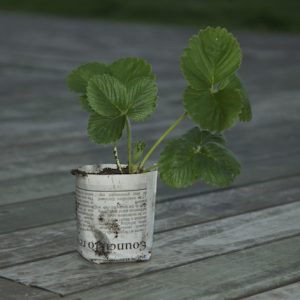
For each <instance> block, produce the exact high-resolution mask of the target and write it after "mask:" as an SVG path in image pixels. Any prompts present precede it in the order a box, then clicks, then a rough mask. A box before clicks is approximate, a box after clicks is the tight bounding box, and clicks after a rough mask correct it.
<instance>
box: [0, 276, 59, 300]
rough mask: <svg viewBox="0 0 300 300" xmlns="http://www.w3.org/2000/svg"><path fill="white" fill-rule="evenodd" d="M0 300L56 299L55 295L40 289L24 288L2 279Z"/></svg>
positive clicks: (0, 280)
mask: <svg viewBox="0 0 300 300" xmlns="http://www.w3.org/2000/svg"><path fill="white" fill-rule="evenodd" d="M0 291H1V292H0V300H17V299H24V300H44V299H50V298H51V299H59V298H54V297H55V294H53V293H51V292H47V291H44V290H41V289H38V288H33V287H28V286H24V285H22V284H19V283H16V282H13V281H11V280H7V279H4V278H0Z"/></svg>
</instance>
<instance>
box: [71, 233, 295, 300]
mask: <svg viewBox="0 0 300 300" xmlns="http://www.w3.org/2000/svg"><path fill="white" fill-rule="evenodd" d="M299 251H300V237H294V238H290V239H285V240H282V241H276V242H273V243H270V244H266V245H261V246H258V247H255V248H251V249H247V250H244V251H239V252H234V253H230V254H227V255H222V256H218V257H214V258H211V259H207V260H204V261H199V262H194V263H192V264H188V265H184V266H180V267H177V268H172V269H170V270H165V271H162V272H154V273H152V274H151V273H150V274H148V275H146V276H140V277H138V278H134V279H130V280H125V281H122V282H119V283H115V284H112V285H108V286H103V287H101V288H98V289H93V290H90V291H86V292H82V293H78V294H75V295H71V296H69V297H66V298H65V299H73V300H75V299H77V300H79V299H84V300H92V299H96V298H97V299H108V298H110V299H120V300H125V299H128V300H129V299H138V298H139V297H141V295H142V296H143V299H146V300H152V299H164V300H183V299H201V300H202V299H203V300H211V299H214V300H223V299H241V298H242V297H245V296H247V295H249V294H253V293H258V292H260V291H264V290H265V289H272V288H276V287H277V286H278V284H279V283H281V284H284V283H286V284H288V283H289V282H293V281H294V280H299V279H300V270H299V268H295V265H296V266H297V265H298V266H299V264H300V256H299ZM267 299H276V298H267ZM280 299H288V298H280ZM291 299H293V300H294V299H295V298H291ZM297 299H298V298H297Z"/></svg>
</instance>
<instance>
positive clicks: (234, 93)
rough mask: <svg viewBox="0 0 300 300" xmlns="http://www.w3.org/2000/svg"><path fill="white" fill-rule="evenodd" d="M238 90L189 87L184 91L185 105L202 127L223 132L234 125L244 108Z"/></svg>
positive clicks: (190, 114)
mask: <svg viewBox="0 0 300 300" xmlns="http://www.w3.org/2000/svg"><path fill="white" fill-rule="evenodd" d="M242 105H243V103H242V100H241V94H240V92H239V91H238V90H234V89H227V88H225V89H223V90H220V91H218V92H216V93H211V92H210V91H206V90H196V89H193V88H192V87H188V88H187V89H186V91H185V93H184V107H185V109H186V111H187V113H188V114H189V116H191V118H192V120H193V121H194V122H195V123H197V124H199V125H200V126H201V127H202V128H204V129H208V130H211V131H218V132H221V131H223V130H225V129H227V128H230V127H232V126H233V125H234V124H235V123H236V122H237V120H238V118H239V114H240V111H241V109H242Z"/></svg>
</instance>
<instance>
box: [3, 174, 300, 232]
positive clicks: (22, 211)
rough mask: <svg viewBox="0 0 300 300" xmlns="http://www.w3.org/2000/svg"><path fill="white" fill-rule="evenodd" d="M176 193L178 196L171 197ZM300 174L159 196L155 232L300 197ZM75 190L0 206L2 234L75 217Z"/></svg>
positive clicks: (291, 200)
mask: <svg viewBox="0 0 300 300" xmlns="http://www.w3.org/2000/svg"><path fill="white" fill-rule="evenodd" d="M172 195H173V196H175V197H176V195H177V197H176V198H171V196H172ZM299 196H300V177H299V176H295V177H289V178H283V179H278V180H272V181H269V182H263V183H258V184H251V185H246V186H242V187H238V188H231V189H228V190H225V191H210V192H207V193H202V194H198V195H197V194H195V195H193V196H188V195H187V194H186V195H182V197H180V196H179V195H178V194H176V193H174V190H173V194H170V195H168V197H167V198H165V197H161V196H160V195H158V200H159V201H158V203H157V205H156V224H155V228H156V231H163V230H168V229H170V228H176V227H180V226H186V225H191V224H194V223H203V222H206V221H211V220H214V219H217V218H222V217H228V216H232V215H235V214H241V213H245V212H249V211H254V210H259V209H263V208H267V207H271V206H276V205H280V204H287V203H291V202H294V201H298V200H299V199H300V197H299ZM74 217H75V197H74V194H73V193H70V194H65V195H60V196H57V197H49V198H44V199H37V200H32V201H27V202H26V203H15V204H10V205H3V206H0V224H1V228H0V233H5V232H13V231H15V230H20V229H26V228H28V227H34V226H35V227H37V226H42V225H47V224H49V223H50V224H51V223H55V222H62V221H67V220H71V219H74Z"/></svg>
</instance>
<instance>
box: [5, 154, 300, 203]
mask: <svg viewBox="0 0 300 300" xmlns="http://www.w3.org/2000/svg"><path fill="white" fill-rule="evenodd" d="M291 150H292V151H293V149H291ZM299 157H300V154H299V153H293V152H292V153H283V154H281V155H280V156H277V155H276V156H275V157H273V156H272V154H271V153H270V154H269V155H263V156H262V157H261V159H257V160H255V159H254V158H253V159H251V158H250V160H249V161H242V165H243V171H242V174H241V175H240V176H238V178H237V180H236V182H235V185H234V186H238V185H241V184H248V183H255V182H261V181H265V180H271V179H276V178H279V177H284V176H292V175H297V174H299V166H298V165H297V163H296V162H297V161H299ZM86 162H87V163H89V161H88V160H86ZM90 162H91V163H94V161H90ZM150 162H151V161H150ZM152 162H153V161H152ZM0 190H1V192H2V194H1V198H0V203H1V205H4V204H12V203H17V202H22V201H28V200H33V199H37V198H44V197H53V196H58V195H60V194H66V193H70V192H71V191H74V178H72V176H71V175H70V173H69V172H67V171H64V172H57V173H48V174H41V175H39V176H28V177H25V178H17V179H15V180H3V181H0ZM208 190H212V187H209V186H207V185H204V184H202V183H197V184H195V185H193V186H191V187H189V188H186V189H180V190H177V189H176V190H174V189H171V188H168V187H166V186H165V185H164V184H162V183H161V181H160V180H159V181H158V192H159V195H161V196H162V197H170V196H172V195H174V194H175V193H176V195H178V196H183V195H189V194H194V193H199V192H205V191H208Z"/></svg>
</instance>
